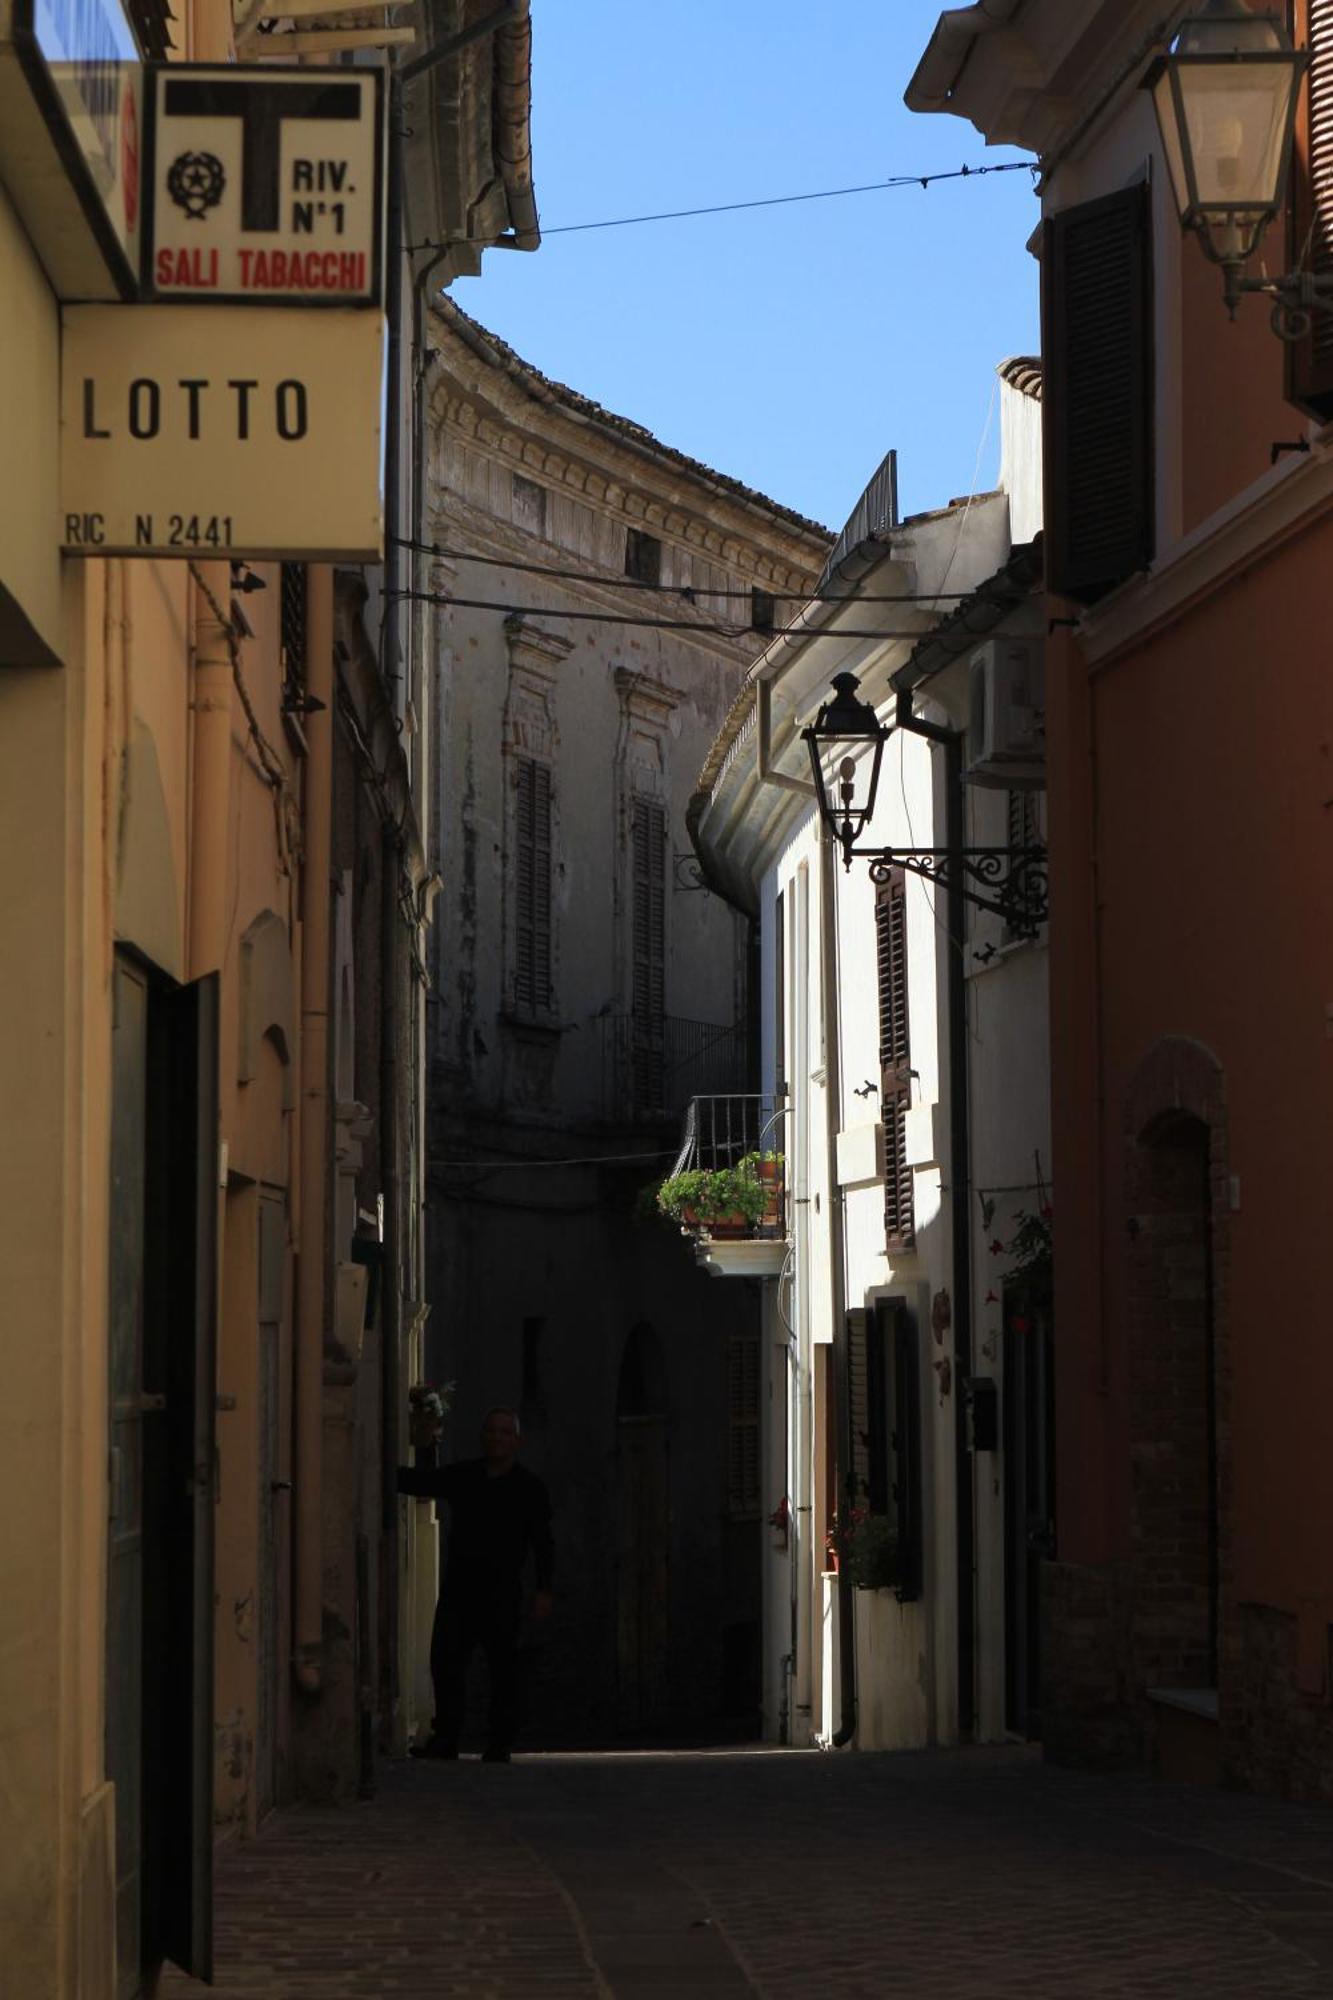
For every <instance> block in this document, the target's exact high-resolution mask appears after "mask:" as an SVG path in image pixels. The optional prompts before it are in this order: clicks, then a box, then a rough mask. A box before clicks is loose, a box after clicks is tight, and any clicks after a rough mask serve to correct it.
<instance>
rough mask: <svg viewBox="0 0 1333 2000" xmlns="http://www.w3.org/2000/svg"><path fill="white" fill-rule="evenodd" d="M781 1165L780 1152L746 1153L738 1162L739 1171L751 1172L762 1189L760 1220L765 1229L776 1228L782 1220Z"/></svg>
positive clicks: (782, 1163)
mask: <svg viewBox="0 0 1333 2000" xmlns="http://www.w3.org/2000/svg"><path fill="white" fill-rule="evenodd" d="M783 1165H784V1162H783V1157H782V1154H781V1153H747V1154H746V1155H745V1157H744V1159H743V1160H742V1161H741V1162H740V1171H741V1172H742V1173H751V1174H753V1175H754V1177H755V1179H756V1180H757V1181H758V1182H759V1185H760V1186H761V1187H762V1188H763V1190H764V1212H763V1215H762V1216H761V1217H760V1220H761V1222H762V1223H763V1225H764V1227H765V1228H766V1229H776V1228H777V1227H778V1226H779V1224H780V1223H781V1221H782V1181H783Z"/></svg>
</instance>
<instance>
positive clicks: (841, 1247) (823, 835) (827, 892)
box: [819, 827, 856, 1750]
mask: <svg viewBox="0 0 1333 2000" xmlns="http://www.w3.org/2000/svg"><path fill="white" fill-rule="evenodd" d="M837 894H838V871H837V848H836V846H835V843H834V839H833V835H832V834H831V833H830V832H829V830H828V828H827V827H822V828H821V830H820V840H819V956H820V984H821V988H822V991H823V996H824V1129H825V1136H826V1139H827V1145H828V1207H829V1215H828V1228H829V1259H828V1269H829V1312H830V1315H831V1317H832V1325H833V1380H834V1398H835V1403H836V1414H837V1422H836V1424H835V1427H834V1428H835V1434H836V1442H837V1455H838V1458H839V1460H840V1463H839V1464H838V1465H837V1466H836V1468H835V1477H836V1482H837V1483H836V1487H835V1490H836V1491H837V1492H838V1494H839V1495H840V1496H841V1501H842V1504H843V1505H845V1506H848V1507H850V1506H851V1505H852V1502H853V1497H854V1496H853V1488H852V1480H853V1478H854V1474H853V1471H852V1465H853V1458H852V1417H851V1394H850V1390H851V1383H850V1380H849V1370H848V1365H847V1364H848V1357H847V1274H846V1270H845V1268H844V1261H843V1260H844V1251H845V1241H844V1239H845V1233H846V1232H845V1215H844V1202H843V1193H842V1182H841V1181H840V1180H839V1179H838V1130H839V1127H840V1126H841V1124H842V1037H841V1022H840V1019H839V1014H838V916H837V909H838V906H837ZM838 1690H839V1704H840V1708H841V1712H842V1719H841V1724H840V1726H839V1728H838V1730H837V1732H836V1733H835V1735H834V1736H833V1738H832V1744H833V1748H834V1749H835V1750H841V1749H842V1748H843V1747H844V1745H846V1744H848V1743H850V1742H851V1740H852V1738H853V1736H854V1735H855V1734H856V1613H855V1600H854V1597H853V1594H852V1591H851V1588H850V1587H849V1582H848V1579H847V1578H846V1577H839V1579H838Z"/></svg>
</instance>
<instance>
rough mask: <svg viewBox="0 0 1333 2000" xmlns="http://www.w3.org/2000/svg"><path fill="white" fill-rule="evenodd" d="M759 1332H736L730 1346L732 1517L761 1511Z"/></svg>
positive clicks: (729, 1494) (729, 1495)
mask: <svg viewBox="0 0 1333 2000" xmlns="http://www.w3.org/2000/svg"><path fill="white" fill-rule="evenodd" d="M759 1451H760V1437H759V1335H758V1334H757V1333H733V1334H732V1336H731V1339H730V1341H729V1342H728V1346H727V1511H728V1513H729V1514H730V1516H731V1518H732V1520H733V1521H749V1520H753V1519H754V1517H755V1516H756V1515H757V1514H758V1512H759V1485H760V1480H759V1472H760V1466H759Z"/></svg>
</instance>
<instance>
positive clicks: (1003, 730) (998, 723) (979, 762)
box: [964, 639, 1046, 791]
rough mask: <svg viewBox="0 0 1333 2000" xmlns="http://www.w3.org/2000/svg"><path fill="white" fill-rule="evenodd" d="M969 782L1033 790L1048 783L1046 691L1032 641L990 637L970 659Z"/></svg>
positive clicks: (1038, 646)
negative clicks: (1046, 771) (1046, 773)
mask: <svg viewBox="0 0 1333 2000" xmlns="http://www.w3.org/2000/svg"><path fill="white" fill-rule="evenodd" d="M968 704H969V705H968V728H967V769H966V771H965V772H964V776H965V777H966V779H967V781H968V783H969V784H971V785H995V786H998V787H1001V788H1003V789H1007V790H1010V791H1024V790H1035V789H1038V788H1039V787H1040V786H1042V785H1044V784H1045V782H1046V776H1045V767H1046V689H1045V683H1044V680H1043V673H1042V646H1041V643H1040V641H1039V640H1036V639H990V640H988V641H987V642H986V644H985V645H984V646H979V647H978V648H977V650H976V652H975V653H973V655H972V658H971V660H970V661H969V663H968Z"/></svg>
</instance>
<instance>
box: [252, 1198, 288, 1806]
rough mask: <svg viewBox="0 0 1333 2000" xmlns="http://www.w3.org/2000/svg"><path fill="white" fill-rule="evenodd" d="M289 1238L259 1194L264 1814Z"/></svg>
mask: <svg viewBox="0 0 1333 2000" xmlns="http://www.w3.org/2000/svg"><path fill="white" fill-rule="evenodd" d="M286 1243H287V1210H286V1199H285V1197H284V1196H283V1195H282V1194H280V1193H277V1192H274V1191H272V1190H268V1189H266V1190H265V1191H264V1192H263V1193H262V1194H261V1195H260V1198H259V1302H258V1303H259V1604H258V1607H257V1608H258V1614H259V1615H258V1619H257V1629H256V1640H257V1644H258V1659H257V1662H256V1667H257V1677H258V1713H257V1716H256V1726H255V1784H256V1793H257V1797H256V1806H257V1810H258V1814H259V1817H260V1818H261V1819H262V1818H263V1817H264V1815H265V1814H266V1813H269V1812H271V1811H272V1810H273V1808H274V1806H275V1805H276V1804H277V1802H278V1793H279V1784H278V1734H279V1731H278V1712H279V1687H278V1675H279V1644H278V1635H279V1619H280V1616H281V1606H280V1599H279V1578H280V1575H281V1569H282V1565H281V1562H280V1547H281V1538H282V1530H283V1526H284V1524H285V1521H286V1517H287V1509H286V1507H285V1506H284V1505H283V1499H284V1495H285V1493H286V1490H287V1485H288V1482H287V1481H285V1480H284V1479H283V1477H282V1443H281V1428H280V1422H279V1411H280V1408H281V1394H280V1384H281V1370H280V1358H281V1354H282V1302H283V1267H284V1262H285V1257H286Z"/></svg>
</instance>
